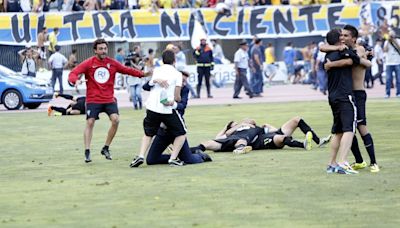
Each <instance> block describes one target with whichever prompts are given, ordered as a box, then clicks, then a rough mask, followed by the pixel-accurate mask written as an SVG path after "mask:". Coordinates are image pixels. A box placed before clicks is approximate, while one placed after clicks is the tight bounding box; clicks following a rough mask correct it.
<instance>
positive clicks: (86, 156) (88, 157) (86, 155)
mask: <svg viewBox="0 0 400 228" xmlns="http://www.w3.org/2000/svg"><path fill="white" fill-rule="evenodd" d="M85 162H86V163H89V162H92V159H91V158H90V152H87V151H85Z"/></svg>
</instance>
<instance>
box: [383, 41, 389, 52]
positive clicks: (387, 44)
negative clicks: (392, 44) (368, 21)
mask: <svg viewBox="0 0 400 228" xmlns="http://www.w3.org/2000/svg"><path fill="white" fill-rule="evenodd" d="M388 50H389V41H388V40H387V41H386V42H385V45H384V46H383V51H384V52H388Z"/></svg>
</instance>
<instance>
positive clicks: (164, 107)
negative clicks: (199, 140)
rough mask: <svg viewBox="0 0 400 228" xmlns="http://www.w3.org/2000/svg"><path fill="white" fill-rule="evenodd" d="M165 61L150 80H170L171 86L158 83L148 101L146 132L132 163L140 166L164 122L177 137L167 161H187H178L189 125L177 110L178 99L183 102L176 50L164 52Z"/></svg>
mask: <svg viewBox="0 0 400 228" xmlns="http://www.w3.org/2000/svg"><path fill="white" fill-rule="evenodd" d="M162 60H163V63H164V65H162V66H160V67H158V68H156V69H155V70H154V72H153V77H152V79H151V80H150V82H151V83H153V82H154V81H155V80H158V79H161V80H167V81H168V87H167V88H163V87H162V86H161V85H159V84H155V85H154V87H153V88H152V89H151V90H150V94H149V97H148V98H147V101H146V109H147V110H146V117H145V118H144V120H143V128H144V133H145V135H144V136H143V139H142V144H141V147H140V152H139V155H138V156H136V157H135V158H134V159H133V161H132V164H135V163H140V164H138V165H137V166H139V165H141V164H142V163H143V161H144V155H145V154H146V151H147V150H148V148H149V146H150V142H151V139H152V138H153V136H155V135H156V134H157V131H158V129H159V128H160V124H161V123H163V124H165V126H166V127H167V128H168V129H169V131H170V133H171V134H172V135H174V136H175V139H174V143H173V146H172V153H171V156H170V159H169V160H168V163H169V164H170V166H182V165H183V164H184V163H183V162H182V161H181V160H179V158H178V154H179V151H180V150H181V148H182V145H183V144H184V142H185V140H186V126H185V123H184V122H183V119H182V117H181V115H180V114H179V112H177V111H176V107H177V102H180V101H181V95H180V94H181V87H182V73H180V72H179V71H177V70H176V69H175V67H174V66H173V65H174V63H175V53H174V52H173V51H171V50H165V51H164V52H163V54H162ZM138 161H141V162H138ZM131 167H132V165H131Z"/></svg>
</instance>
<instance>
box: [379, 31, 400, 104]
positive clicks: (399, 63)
mask: <svg viewBox="0 0 400 228" xmlns="http://www.w3.org/2000/svg"><path fill="white" fill-rule="evenodd" d="M385 38H387V39H386V41H385V44H384V45H383V51H384V52H386V95H385V98H389V97H390V89H391V87H392V82H393V73H394V74H395V75H396V96H397V97H399V98H400V38H399V36H396V33H395V32H394V31H390V32H389V36H388V37H385Z"/></svg>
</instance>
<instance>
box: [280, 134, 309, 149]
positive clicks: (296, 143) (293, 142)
mask: <svg viewBox="0 0 400 228" xmlns="http://www.w3.org/2000/svg"><path fill="white" fill-rule="evenodd" d="M283 144H284V145H286V146H289V147H299V148H304V144H303V143H302V142H299V141H297V140H294V139H293V138H292V137H290V136H286V137H285V138H284V139H283Z"/></svg>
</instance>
